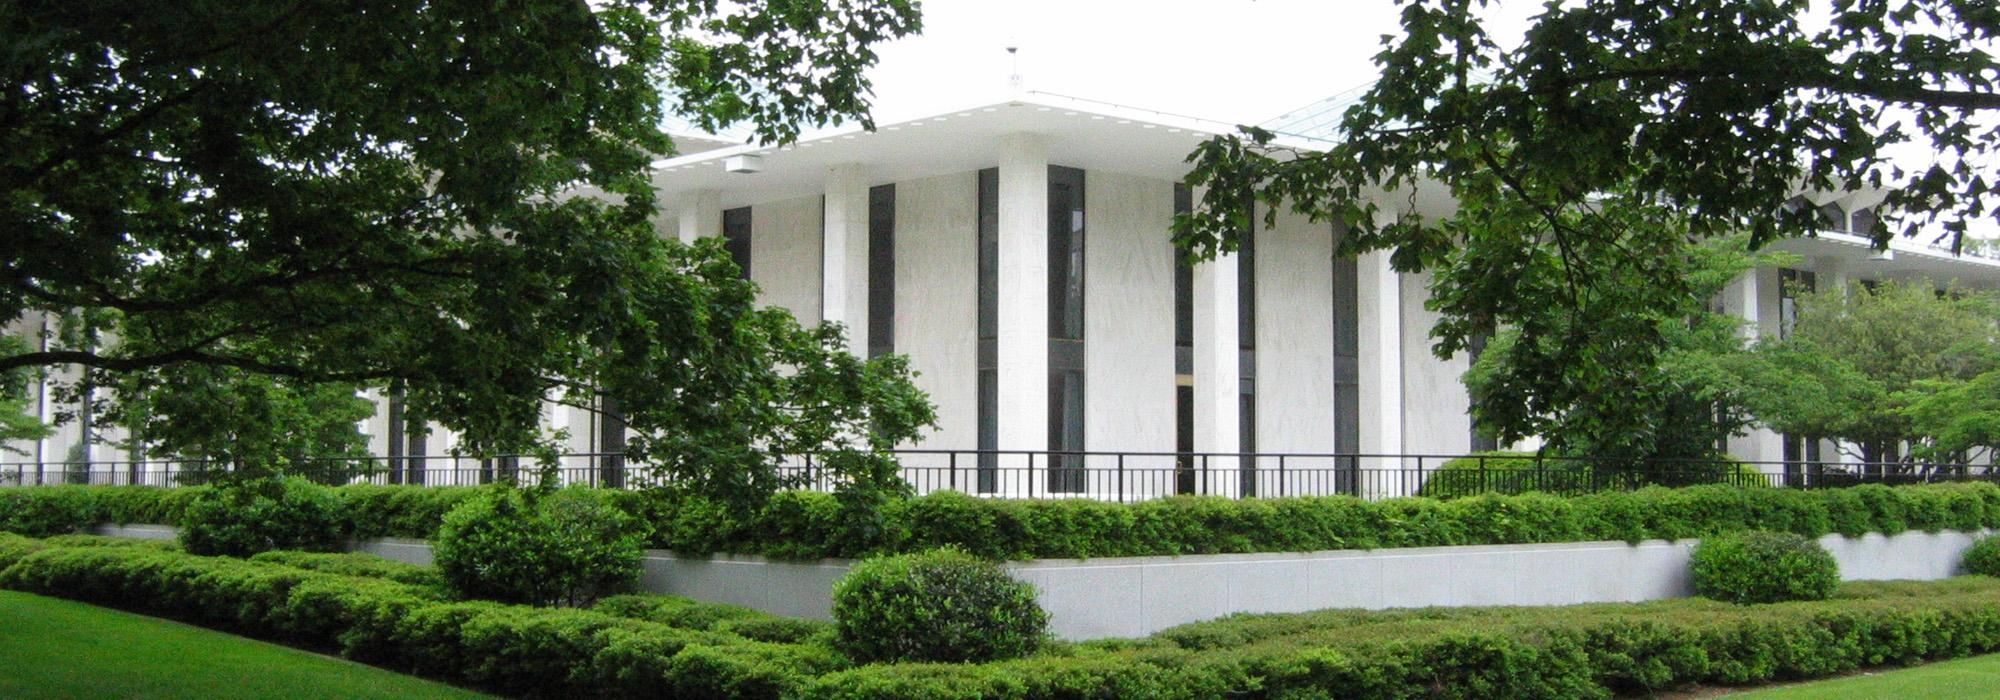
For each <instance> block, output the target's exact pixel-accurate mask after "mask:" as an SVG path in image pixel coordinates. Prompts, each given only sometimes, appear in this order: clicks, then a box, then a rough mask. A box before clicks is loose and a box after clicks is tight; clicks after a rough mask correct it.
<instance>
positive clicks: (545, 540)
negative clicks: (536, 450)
mask: <svg viewBox="0 0 2000 700" xmlns="http://www.w3.org/2000/svg"><path fill="white" fill-rule="evenodd" d="M647 534H648V531H647V528H646V527H644V524H643V523H640V522H639V521H638V520H637V519H635V518H633V517H632V516H631V515H628V514H627V513H625V512H624V511H622V510H620V509H618V508H616V507H613V506H612V505H611V504H610V503H607V502H606V501H605V500H604V499H603V498H600V497H597V496H596V495H594V492H593V490H591V489H586V488H581V487H573V488H567V489H560V490H553V491H543V490H540V489H519V488H514V487H511V486H498V487H492V488H488V489H487V490H485V491H484V492H483V493H481V494H479V495H478V496H475V497H473V498H471V499H467V500H465V501H464V502H462V503H460V504H459V505H458V506H457V507H456V508H453V509H452V510H451V512H449V513H446V514H445V516H444V524H443V526H441V527H440V528H439V529H438V533H437V538H436V539H435V540H433V541H432V544H431V552H432V554H433V555H434V556H436V558H437V567H438V573H439V574H440V575H441V576H442V577H443V579H444V582H445V585H447V586H449V587H450V588H451V589H452V590H453V591H454V592H456V593H458V594H459V595H461V596H464V597H467V598H484V599H489V600H497V601H502V602H508V603H525V604H529V605H585V604H588V603H590V602H591V601H594V600H596V599H597V598H598V597H599V596H602V595H606V594H609V593H616V592H619V591H620V590H621V589H623V588H625V587H626V586H628V585H630V584H631V583H632V582H634V581H637V580H638V578H639V559H640V557H642V556H643V555H644V554H645V552H644V550H643V549H642V545H643V544H644V543H645V541H646V536H647Z"/></svg>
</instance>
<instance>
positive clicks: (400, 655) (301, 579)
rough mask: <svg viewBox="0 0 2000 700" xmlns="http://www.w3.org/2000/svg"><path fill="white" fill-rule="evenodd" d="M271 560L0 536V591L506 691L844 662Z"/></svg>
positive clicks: (678, 679)
mask: <svg viewBox="0 0 2000 700" xmlns="http://www.w3.org/2000/svg"><path fill="white" fill-rule="evenodd" d="M283 558H285V557H279V556H273V555H267V556H266V558H265V560H263V561H258V560H243V559H233V558H227V557H202V556H195V555H191V554H186V553H182V552H175V551H164V550H160V549H156V548H150V547H114V546H69V547H62V546H51V545H49V544H48V543H45V542H41V541H37V540H31V539H27V538H22V537H17V536H13V535H0V565H4V568H0V587H5V588H9V589H14V590H21V591H27V592H31V593H37V594H42V595H51V596H59V597H64V598H70V599H74V600H81V601H85V602H90V603H95V604H100V605H107V606H112V607H118V608H124V609H128V610H136V611H139V612H144V613H150V614H155V615H161V616H165V617H171V618H175V619H180V620H184V621H187V622H190V623H194V624H198V625H202V626H206V627H213V628H217V629H223V630H228V631H231V632H236V633H239V634H245V635H249V636H254V637H261V638H265V639H272V640H278V641H284V642H289V643H293V644H298V645H302V646H306V647H310V648H316V649H324V650H334V651H338V652H340V653H342V654H344V655H346V656H348V657H350V658H354V659H358V660H362V661H367V662H370V663H374V664H377V665H381V666H385V667H389V668H393V669H398V670H403V671H408V672H413V673H418V674H422V675H426V676H430V677H434V678H439V679H443V680H447V681H452V682H456V683H462V684H467V685H471V686H475V687H479V688H483V689H487V690H491V691H494V692H497V693H501V694H504V695H510V696H525V697H577V696H583V695H589V696H604V697H705V698H782V697H792V696H796V695H797V694H798V693H799V692H800V691H801V690H802V689H803V687H804V686H805V685H806V684H807V683H809V682H810V681H811V680H812V679H813V678H815V677H818V676H821V675H824V674H826V673H829V672H832V671H835V670H838V669H840V668H845V667H846V666H848V665H849V664H848V663H847V661H846V660H845V659H843V658H842V657H841V656H840V655H839V654H837V653H835V652H833V651H832V650H831V649H829V648H827V647H826V646H825V645H824V644H793V643H772V642H765V641H757V640H753V639H750V638H747V637H745V636H743V635H739V634H734V633H731V632H727V631H703V630H694V629H684V628H679V627H673V626H670V625H666V624H662V623H659V622H652V621H646V620H637V619H630V618H625V617H620V616H617V615H613V614H609V613H607V612H603V611H597V610H580V609H546V608H532V607H526V606H513V605H502V604H498V603H489V602H452V601H447V600H443V599H441V598H439V597H438V595H439V594H438V592H437V591H436V590H434V589H432V588H429V587H422V586H411V585H407V584H402V583H397V582H395V581H392V580H388V579H384V578H374V577H367V576H347V575H341V574H333V573H327V572H324V571H309V570H306V569H301V568H296V567H294V566H288V565H284V564H279V563H276V562H275V561H272V560H273V559H283ZM293 561H294V562H298V561H307V560H302V559H294V560H293ZM759 615H761V613H760V614H759ZM765 617H768V616H765Z"/></svg>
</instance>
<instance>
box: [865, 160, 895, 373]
mask: <svg viewBox="0 0 2000 700" xmlns="http://www.w3.org/2000/svg"><path fill="white" fill-rule="evenodd" d="M895 351H896V186H895V185H879V186H876V187H873V188H870V189H869V190H868V356H869V357H880V356H882V355H887V354H889V353H892V352H895Z"/></svg>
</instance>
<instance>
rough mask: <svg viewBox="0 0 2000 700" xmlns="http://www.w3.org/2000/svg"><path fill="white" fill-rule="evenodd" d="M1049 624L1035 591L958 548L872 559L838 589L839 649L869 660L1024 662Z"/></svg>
mask: <svg viewBox="0 0 2000 700" xmlns="http://www.w3.org/2000/svg"><path fill="white" fill-rule="evenodd" d="M1048 623H1049V615H1048V613H1047V612H1044V611H1043V610H1042V608H1041V606H1040V605H1037V604H1036V603H1035V589H1034V587H1033V586H1030V585H1028V584H1026V583H1023V582H1020V581H1016V580H1014V579H1013V578H1012V577H1010V576H1008V575H1007V572H1005V571H1002V570H1000V567H998V566H995V565H994V564H992V563H990V562H986V561H983V560H980V559H978V558H975V557H973V556H972V555H970V554H966V553H965V552H963V551H959V550H957V549H951V548H946V549H936V550H931V551H927V552H920V553H916V554H904V555H900V556H893V557H881V558H876V559H869V560H867V561H863V562H861V563H860V564H856V565H855V566H854V569H853V570H852V571H849V572H848V573H847V575H846V576H843V577H841V579H840V581H839V582H838V583H836V584H834V587H833V627H834V638H835V642H836V645H837V646H839V647H840V649H841V650H842V651H845V652H847V654H848V655H849V656H852V657H854V658H856V659H858V660H861V661H864V662H867V661H932V662H944V663H967V662H984V661H995V660H999V659H1011V658H1018V657H1021V656H1026V655H1027V654H1029V653H1031V652H1033V651H1034V650H1035V648H1036V647H1037V646H1039V645H1040V644H1041V641H1042V635H1043V633H1044V632H1045V631H1046V630H1047V628H1048Z"/></svg>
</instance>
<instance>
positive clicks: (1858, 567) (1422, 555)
mask: <svg viewBox="0 0 2000 700" xmlns="http://www.w3.org/2000/svg"><path fill="white" fill-rule="evenodd" d="M96 531H97V532H98V533H99V534H104V535H112V536H119V537H136V538H143V539H171V538H173V537H174V535H175V532H174V529H173V528H170V527H164V526H159V525H122V526H121V525H101V526H98V528H97V530H96ZM1985 534H1986V533H1984V532H1955V531H1950V530H1947V531H1944V532H1937V533H1928V532H1919V531H1910V532H1904V533H1901V534H1896V535H1882V534H1873V533H1871V534H1867V535H1863V536H1861V537H1852V538H1850V537H1846V536H1843V535H1826V536H1824V537H1821V538H1819V543H1820V545H1821V546H1823V547H1825V548H1826V549H1827V551H1829V552H1831V553H1832V554H1833V558H1834V560H1835V561H1836V562H1837V563H1839V565H1840V578H1841V580H1843V581H1889V580H1919V581H1927V580H1937V579H1943V578H1949V577H1951V576H1954V575H1957V574H1958V573H1959V562H1960V560H1961V559H1963V557H1964V554H1965V550H1966V548H1968V547H1971V546H1972V543H1973V542H1974V541H1975V540H1977V539H1978V538H1980V537H1981V536H1984V535H1985ZM1698 543H1699V541H1698V540H1678V541H1667V540H1647V541H1645V542H1641V543H1639V544H1627V543H1624V542H1559V543H1551V544H1503V545H1474V546H1463V547H1412V548H1405V549H1377V550H1337V551H1321V552H1271V553H1261V554H1203V555H1188V556H1161V557H1107V558H1101V559H1038V560H1031V561H1017V562H1007V563H1005V564H1003V565H1002V566H1003V567H1005V568H1006V569H1007V570H1008V572H1009V573H1011V574H1012V575H1013V576H1014V577H1015V578H1017V579H1020V580H1022V581H1026V582H1028V583H1030V584H1033V585H1034V586H1035V589H1036V593H1037V596H1036V597H1037V598H1038V602H1039V603H1040V604H1041V605H1042V608H1043V609H1045V610H1048V612H1049V627H1050V631H1051V632H1053V633H1054V634H1055V635H1056V636H1058V637H1061V638H1064V639H1072V640H1081V639H1101V638H1106V637H1142V636H1145V635H1149V634H1152V633H1154V632H1158V631H1160V630H1163V629H1166V628H1168V627H1173V626H1175V625H1182V624H1187V623H1190V622H1199V621H1202V620H1212V619H1215V618H1218V617H1222V616H1225V615H1231V614H1236V613H1294V612H1306V611H1311V610H1327V609H1339V608H1348V609H1356V608H1358V609H1368V610H1382V609H1391V608H1422V607H1467V606H1492V605H1577V604H1583V603H1611V602H1639V601H1647V600H1665V599H1670V598H1685V597H1688V596H1691V595H1693V594H1694V586H1693V583H1692V581H1691V580H1690V577H1689V573H1688V567H1689V564H1688V557H1689V555H1690V554H1691V553H1692V552H1693V550H1694V547H1695V545H1696V544H1698ZM355 550H356V551H361V552H367V553H370V554H375V555H377V556H382V557H387V558H390V559H395V560H398V561H405V562H410V563H414V564H430V563H432V555H431V550H430V547H429V546H428V545H427V544H425V543H424V542H422V541H420V540H406V539H377V540H364V541H360V542H356V543H355ZM853 564H854V562H853V561H852V560H847V559H823V560H819V561H811V562H785V561H773V560H770V559H766V558H764V557H759V556H754V555H729V554H718V555H714V556H709V557H681V556H677V555H675V554H674V553H672V552H667V551H662V550H648V551H647V552H646V556H645V559H644V561H643V562H642V565H643V567H644V574H643V575H642V577H641V579H640V582H639V587H640V588H641V589H643V590H646V591H651V592H654V593H667V594H672V595H681V596H687V597H689V598H694V599H696V600H702V601H709V602H717V603H734V604H737V605H744V606H748V607H751V608H755V609H758V610H763V611H765V612H769V613H773V614H777V615H786V616H792V617H804V618H812V619H818V620H826V619H831V618H832V609H833V595H832V589H833V584H834V582H836V581H838V580H839V579H840V577H841V576H842V575H844V574H846V572H847V570H848V568H849V567H851V566H853ZM752 582H754V584H755V585H746V584H749V583H752Z"/></svg>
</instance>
